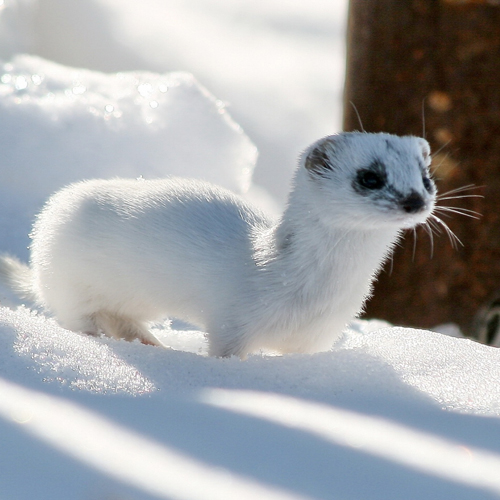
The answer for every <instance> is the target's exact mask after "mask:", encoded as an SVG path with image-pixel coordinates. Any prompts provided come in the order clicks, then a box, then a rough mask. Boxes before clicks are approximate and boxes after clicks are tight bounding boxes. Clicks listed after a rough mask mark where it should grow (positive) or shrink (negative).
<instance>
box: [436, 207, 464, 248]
mask: <svg viewBox="0 0 500 500" xmlns="http://www.w3.org/2000/svg"><path fill="white" fill-rule="evenodd" d="M431 217H432V219H433V220H434V221H435V222H437V223H438V224H439V225H440V226H441V227H442V228H443V229H444V230H445V232H446V234H447V235H448V238H449V239H450V243H451V246H452V247H453V248H454V249H455V250H456V249H458V246H457V244H459V245H460V246H462V247H463V246H464V244H463V243H462V241H461V240H460V238H459V237H458V236H457V235H456V234H455V233H454V232H453V231H452V230H451V229H450V228H449V227H448V224H446V223H445V222H444V221H442V220H441V219H440V218H439V217H438V216H437V215H434V214H431Z"/></svg>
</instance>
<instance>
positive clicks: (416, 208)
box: [400, 191, 425, 214]
mask: <svg viewBox="0 0 500 500" xmlns="http://www.w3.org/2000/svg"><path fill="white" fill-rule="evenodd" d="M400 203H401V207H402V208H403V210H404V211H405V212H406V213H409V214H416V213H417V212H420V211H421V210H422V209H423V208H424V207H425V201H424V199H423V198H422V196H420V195H419V194H418V193H416V192H415V191H414V192H413V193H411V194H410V195H409V196H407V197H406V198H403V199H402V200H401V202H400Z"/></svg>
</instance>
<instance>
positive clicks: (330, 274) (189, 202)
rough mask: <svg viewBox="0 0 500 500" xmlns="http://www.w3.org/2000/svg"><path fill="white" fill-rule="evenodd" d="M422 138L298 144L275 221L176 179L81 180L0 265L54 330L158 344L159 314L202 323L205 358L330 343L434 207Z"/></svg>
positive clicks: (346, 136)
mask: <svg viewBox="0 0 500 500" xmlns="http://www.w3.org/2000/svg"><path fill="white" fill-rule="evenodd" d="M429 164H430V149H429V145H428V143H427V142H426V141H425V140H424V139H421V138H416V137H398V136H394V135H389V134H368V133H358V132H353V133H341V134H338V135H333V136H329V137H325V138H323V139H320V140H319V141H317V142H316V143H314V144H312V145H311V146H310V147H309V148H308V149H307V150H306V151H305V152H304V154H303V155H302V157H301V159H300V161H299V165H298V168H297V171H296V173H295V177H294V181H293V187H292V190H291V193H290V196H289V199H288V205H287V207H286V209H285V211H284V213H283V215H282V217H281V219H280V220H279V221H277V222H275V221H273V220H271V219H270V218H269V217H267V216H266V215H265V214H263V213H261V212H260V211H259V210H257V209H255V208H254V207H252V206H250V205H249V204H247V203H246V202H245V201H243V200H241V199H240V198H238V197H237V196H235V195H234V194H232V193H230V192H229V191H226V190H224V189H222V188H220V187H217V186H213V185H211V184H208V183H205V182H200V181H195V180H185V179H177V178H172V179H164V180H150V181H144V180H127V179H114V180H90V181H85V182H79V183H76V184H72V185H70V186H68V187H66V188H64V189H62V190H61V191H59V192H58V193H56V194H55V195H54V196H52V198H50V200H49V201H48V203H47V205H46V206H45V208H44V209H43V211H42V212H41V213H40V215H39V216H38V218H37V220H36V223H35V226H34V229H33V233H32V239H33V241H32V245H31V262H30V267H29V268H28V267H27V266H26V265H24V264H22V263H20V262H19V261H17V260H16V259H13V258H11V257H7V256H4V257H2V259H1V263H0V275H3V276H4V278H6V280H7V281H8V282H9V283H10V285H11V286H12V287H13V288H14V289H15V290H17V291H18V292H19V293H20V294H21V295H23V294H24V295H25V296H29V297H34V298H35V300H36V302H37V303H39V304H40V305H42V306H43V307H45V308H46V309H47V310H49V311H50V312H52V313H53V314H54V316H55V317H56V319H57V320H58V322H59V323H60V324H61V325H62V326H63V327H65V328H68V329H70V330H74V331H82V332H87V333H92V334H97V333H99V332H103V333H105V334H106V335H109V336H112V337H116V338H125V339H127V340H132V339H134V338H138V339H140V340H141V341H143V342H145V343H151V344H159V341H158V340H157V339H156V338H155V337H154V336H153V335H152V334H151V333H150V332H149V331H148V328H147V325H148V322H149V321H155V320H159V319H161V318H164V317H165V316H171V317H177V318H181V319H184V320H187V321H189V322H191V323H194V324H197V325H199V326H201V327H202V328H204V329H205V331H207V332H208V339H209V344H210V353H211V354H212V355H214V356H230V355H237V356H240V357H245V356H246V355H247V354H248V353H251V352H252V351H255V350H258V349H260V348H264V349H272V350H277V351H280V352H283V353H285V352H315V351H320V350H327V349H329V348H330V347H331V346H332V344H333V343H334V341H335V340H336V339H337V338H338V337H339V336H340V334H341V332H342V330H343V329H344V328H345V325H346V323H348V322H349V321H350V320H351V319H352V318H354V317H355V316H356V314H358V313H359V312H360V311H361V309H362V307H363V304H364V301H365V300H366V298H367V297H368V296H369V294H370V291H371V283H372V281H373V280H374V277H375V275H376V273H377V271H378V270H379V269H380V267H381V265H382V264H383V262H384V261H385V259H386V258H387V256H388V254H389V253H390V252H391V250H392V248H393V246H394V244H395V243H396V242H397V241H398V238H399V237H400V234H401V232H402V230H403V229H405V228H411V227H414V226H415V225H416V224H419V223H423V222H425V221H426V219H427V217H428V216H429V215H430V214H431V213H432V211H433V209H434V205H435V200H436V189H435V186H434V183H433V181H432V180H431V179H430V176H429Z"/></svg>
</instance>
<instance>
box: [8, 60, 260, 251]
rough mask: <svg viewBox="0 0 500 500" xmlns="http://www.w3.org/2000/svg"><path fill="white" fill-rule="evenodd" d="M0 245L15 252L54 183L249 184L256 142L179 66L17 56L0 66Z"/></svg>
mask: <svg viewBox="0 0 500 500" xmlns="http://www.w3.org/2000/svg"><path fill="white" fill-rule="evenodd" d="M0 149H1V151H2V168H1V169H0V214H1V215H0V234H1V240H0V249H1V250H2V251H6V250H8V251H10V252H12V253H15V254H18V255H19V254H24V255H22V256H25V251H24V250H23V249H24V248H25V247H26V246H27V243H28V239H27V236H26V235H27V234H28V232H29V229H30V226H31V222H32V219H33V216H34V215H35V213H36V212H37V211H38V210H39V209H40V207H41V206H42V204H43V202H44V201H45V200H46V199H47V197H48V196H49V195H50V194H51V193H52V192H53V191H55V190H57V189H59V188H61V187H62V186H64V185H66V184H68V183H70V182H73V181H77V180H80V179H85V178H94V177H104V178H109V177H117V176H119V177H139V176H143V177H145V178H154V177H164V176H167V175H181V176H187V177H198V178H203V179H205V180H208V181H211V182H214V183H217V184H220V185H222V186H225V187H226V188H229V189H231V190H233V191H236V192H244V191H246V189H247V188H248V186H249V183H250V178H251V174H252V170H253V167H254V164H255V160H256V154H257V153H256V148H255V147H254V145H253V144H252V143H251V141H250V140H249V139H248V137H247V136H246V135H245V134H244V133H243V131H242V130H241V128H240V127H239V126H238V125H237V124H236V123H235V122H234V121H233V120H232V119H231V118H230V117H229V115H228V114H227V112H226V110H225V108H224V105H223V103H222V102H221V101H218V100H217V99H216V98H215V97H214V96H212V95H211V94H210V93H209V92H208V91H207V90H206V89H204V88H203V87H202V86H201V85H200V84H199V83H197V81H196V80H195V79H194V77H193V76H192V75H190V74H187V73H166V74H156V73H149V72H128V73H116V74H104V73H99V72H93V71H88V70H83V69H74V68H68V67H65V66H61V65H58V64H55V63H51V62H48V61H46V60H43V59H40V58H37V57H30V56H17V57H15V58H14V59H12V61H10V62H8V63H5V64H3V66H2V68H1V70H0Z"/></svg>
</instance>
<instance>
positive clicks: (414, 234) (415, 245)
mask: <svg viewBox="0 0 500 500" xmlns="http://www.w3.org/2000/svg"><path fill="white" fill-rule="evenodd" d="M412 232H413V252H412V255H411V261H412V262H415V254H416V252H417V228H416V227H414V228H413V231H412Z"/></svg>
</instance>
